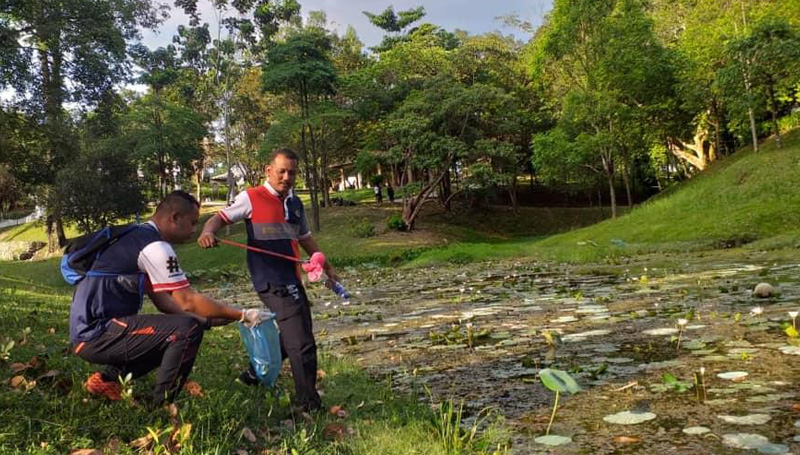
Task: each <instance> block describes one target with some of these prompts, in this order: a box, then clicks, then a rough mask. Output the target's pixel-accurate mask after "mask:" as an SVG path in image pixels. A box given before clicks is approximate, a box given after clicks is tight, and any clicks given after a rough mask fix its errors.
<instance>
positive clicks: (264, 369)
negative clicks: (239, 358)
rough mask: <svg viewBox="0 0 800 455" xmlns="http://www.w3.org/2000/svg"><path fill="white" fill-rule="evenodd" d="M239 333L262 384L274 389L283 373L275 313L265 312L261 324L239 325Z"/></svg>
mask: <svg viewBox="0 0 800 455" xmlns="http://www.w3.org/2000/svg"><path fill="white" fill-rule="evenodd" d="M239 333H240V334H241V335H242V341H244V346H245V348H247V354H248V355H249V356H250V364H251V365H253V368H254V369H255V370H256V376H258V380H259V381H261V383H262V384H264V385H266V386H268V387H273V386H274V385H275V382H276V381H277V380H278V374H279V373H280V372H281V342H280V331H279V330H278V324H277V323H276V322H275V315H274V314H273V313H267V312H265V313H264V314H262V316H261V324H258V325H257V326H255V327H252V328H250V327H247V326H245V325H244V324H242V323H241V322H240V323H239Z"/></svg>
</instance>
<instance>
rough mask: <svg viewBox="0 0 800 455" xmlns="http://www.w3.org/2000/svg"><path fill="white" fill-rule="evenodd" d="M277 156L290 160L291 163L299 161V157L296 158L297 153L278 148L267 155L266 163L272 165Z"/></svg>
mask: <svg viewBox="0 0 800 455" xmlns="http://www.w3.org/2000/svg"><path fill="white" fill-rule="evenodd" d="M279 156H284V157H286V158H287V159H290V160H293V161H300V157H298V156H297V153H295V152H294V150H292V149H289V148H279V149H275V150H273V151H272V153H270V154H269V161H267V163H268V164H272V163H274V162H275V158H277V157H279Z"/></svg>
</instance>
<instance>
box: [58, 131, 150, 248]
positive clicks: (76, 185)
mask: <svg viewBox="0 0 800 455" xmlns="http://www.w3.org/2000/svg"><path fill="white" fill-rule="evenodd" d="M55 188H56V191H55V193H54V198H55V200H54V201H53V204H52V205H53V206H54V207H55V209H56V210H57V211H58V212H59V213H60V214H61V215H62V216H63V217H64V219H65V220H67V221H69V222H74V223H75V224H77V226H78V230H79V231H80V232H82V233H88V232H91V231H94V230H96V229H99V228H101V227H103V226H108V225H111V224H113V223H114V222H115V221H117V220H120V219H127V218H130V217H131V216H133V215H135V214H137V213H141V212H143V211H144V209H145V198H144V195H143V194H142V188H141V184H140V182H139V179H138V177H137V175H136V166H135V165H134V164H133V163H132V162H131V161H130V159H129V158H128V157H126V156H125V154H124V152H121V151H119V150H117V149H116V147H115V146H114V144H105V146H104V147H101V148H98V149H96V150H95V151H93V152H90V153H88V154H86V155H84V156H81V157H80V158H78V159H76V160H74V161H73V162H72V163H70V164H69V165H68V166H66V167H65V168H64V169H62V170H61V171H60V172H59V173H58V177H57V178H56V184H55Z"/></svg>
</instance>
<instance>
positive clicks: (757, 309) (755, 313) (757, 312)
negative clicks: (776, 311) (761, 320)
mask: <svg viewBox="0 0 800 455" xmlns="http://www.w3.org/2000/svg"><path fill="white" fill-rule="evenodd" d="M763 312H764V308H763V307H760V306H757V307H755V308H753V309H752V310H750V314H752V315H753V316H759V315H761V313H763Z"/></svg>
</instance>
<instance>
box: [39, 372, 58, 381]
mask: <svg viewBox="0 0 800 455" xmlns="http://www.w3.org/2000/svg"><path fill="white" fill-rule="evenodd" d="M59 374H61V372H60V371H58V370H50V371H48V372H47V373H45V374H43V375H40V376H39V377H37V378H36V380H37V381H41V380H42V379H52V378H55V377H56V376H58V375H59Z"/></svg>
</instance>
